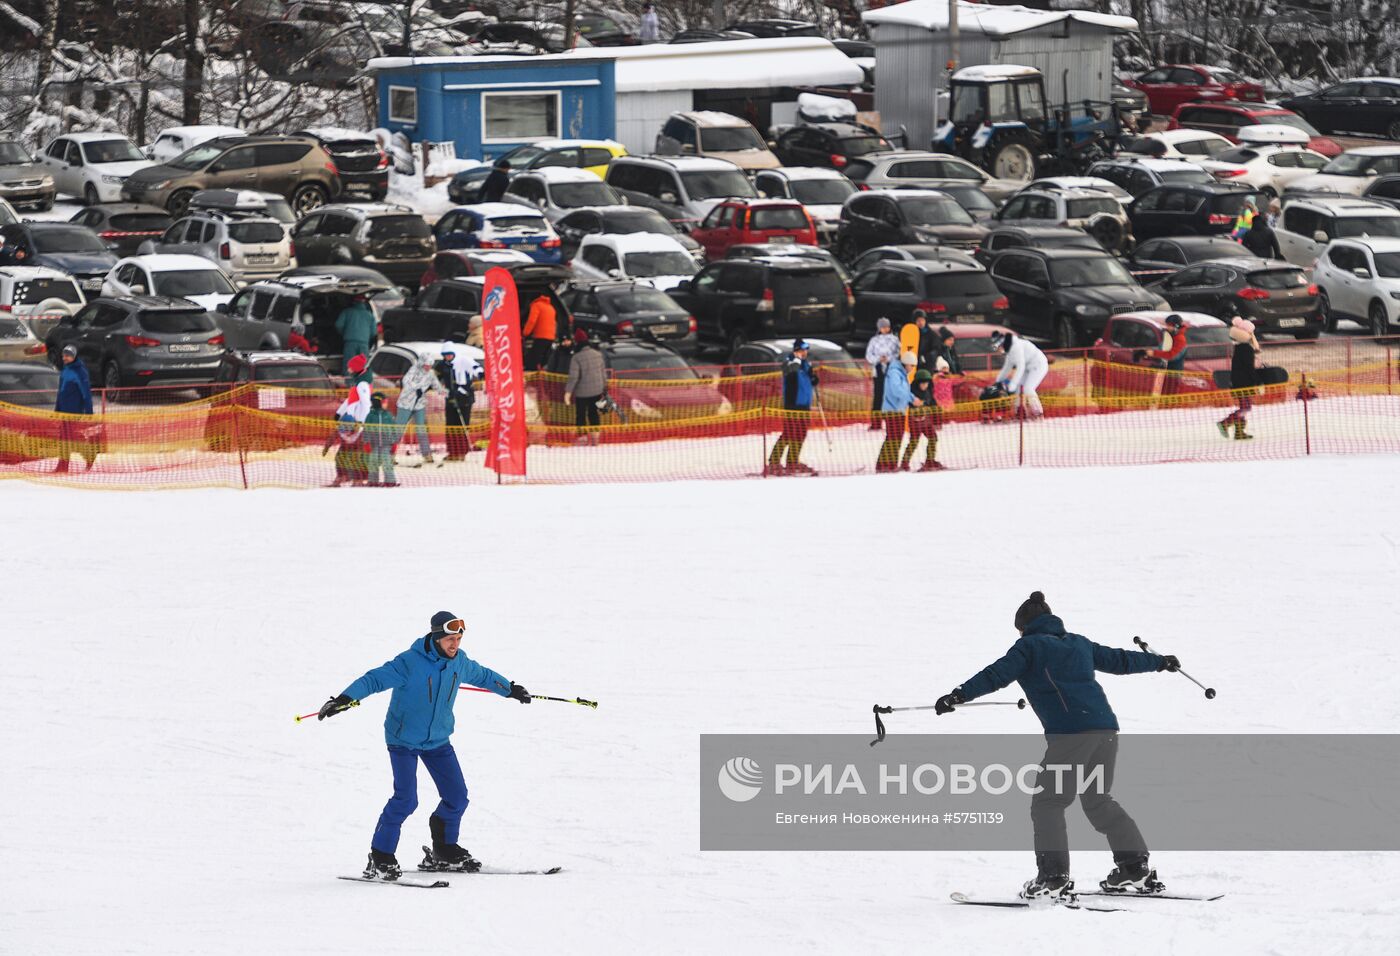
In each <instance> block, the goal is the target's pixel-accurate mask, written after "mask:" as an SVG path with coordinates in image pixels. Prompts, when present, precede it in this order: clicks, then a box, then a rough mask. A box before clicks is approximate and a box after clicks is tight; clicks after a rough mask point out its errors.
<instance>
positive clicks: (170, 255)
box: [112, 252, 223, 272]
mask: <svg viewBox="0 0 1400 956" xmlns="http://www.w3.org/2000/svg"><path fill="white" fill-rule="evenodd" d="M129 263H135V264H136V265H139V266H143V267H145V268H147V269H149V270H150V271H152V272H172V271H174V270H176V269H193V270H195V271H197V272H207V271H209V270H213V271H215V272H221V271H223V270H221V269H220V268H219V266H218V263H216V262H214V261H213V260H212V259H206V258H204V257H203V256H192V255H188V254H186V253H183V252H153V253H150V254H148V255H144V256H127V257H126V258H125V259H122V260H120V261H118V262H117V264H116V265H114V266H112V269H113V270H114V271H115V270H116V269H120V268H121V267H122V266H124V265H127V264H129Z"/></svg>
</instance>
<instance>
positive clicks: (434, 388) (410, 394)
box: [394, 355, 446, 468]
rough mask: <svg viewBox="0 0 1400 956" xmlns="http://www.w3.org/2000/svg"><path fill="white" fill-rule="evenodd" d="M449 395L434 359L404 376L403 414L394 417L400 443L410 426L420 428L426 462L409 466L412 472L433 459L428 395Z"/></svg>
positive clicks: (401, 385)
mask: <svg viewBox="0 0 1400 956" xmlns="http://www.w3.org/2000/svg"><path fill="white" fill-rule="evenodd" d="M445 391H446V389H444V388H443V385H442V382H440V381H439V380H438V377H437V376H436V375H434V374H433V359H432V356H431V355H424V356H422V357H421V358H419V360H418V361H417V362H416V363H415V364H414V365H413V367H412V368H410V369H409V370H408V371H407V372H404V373H403V380H402V381H400V382H399V410H398V414H397V415H395V416H394V424H395V425H396V426H397V427H398V430H399V439H398V440H399V441H403V440H404V436H406V435H407V434H408V428H409V425H410V423H411V424H412V425H414V426H416V430H417V435H418V451H419V453H420V454H421V455H422V461H418V462H414V463H413V464H411V465H409V466H408V467H410V468H416V467H418V466H420V465H422V464H423V463H424V462H430V461H432V459H433V448H432V444H431V443H430V442H429V440H428V395H429V394H431V393H433V392H437V393H438V394H439V395H441V394H444V393H445Z"/></svg>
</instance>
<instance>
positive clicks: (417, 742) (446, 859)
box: [317, 611, 530, 880]
mask: <svg viewBox="0 0 1400 956" xmlns="http://www.w3.org/2000/svg"><path fill="white" fill-rule="evenodd" d="M465 632H466V624H465V623H464V622H463V621H462V619H461V618H459V617H457V615H455V614H453V613H451V612H450V611H438V612H437V613H436V614H434V615H433V617H432V622H431V629H430V630H429V631H428V633H427V634H426V635H424V636H423V637H422V638H421V639H419V640H415V641H414V642H413V644H412V645H411V646H410V647H409V648H408V650H406V651H404V652H403V653H402V654H400V655H398V656H397V657H395V658H394V659H393V660H391V661H388V662H386V663H385V664H383V665H381V666H380V667H376V668H374V669H373V670H371V671H369V672H367V673H366V674H365V675H364V676H363V677H361V678H360V679H359V680H356V681H354V682H353V683H352V684H350V686H349V687H347V688H345V690H344V691H343V692H342V693H341V694H340V695H339V696H337V697H332V698H331V699H330V700H328V701H326V703H325V705H324V706H322V708H321V710H320V712H319V713H318V714H317V720H325V719H326V718H327V717H334V716H335V715H336V714H339V713H342V712H343V711H345V710H347V709H349V708H350V707H352V706H354V705H355V704H356V703H358V702H359V701H361V700H363V699H364V698H366V697H368V696H369V695H370V694H377V693H379V692H380V691H382V690H392V691H393V695H392V696H391V697H390V698H389V709H388V712H387V713H386V714H385V715H384V739H385V742H386V743H387V744H388V747H389V766H390V768H391V769H392V771H393V777H394V795H393V796H392V797H390V798H389V802H388V803H386V804H385V805H384V811H383V812H382V813H381V814H380V815H379V823H378V824H377V825H376V826H375V828H374V837H373V838H372V839H371V840H370V857H369V865H368V866H367V867H366V868H365V873H364V875H365V877H366V878H369V879H374V878H379V879H384V880H395V879H398V878H399V876H400V875H401V874H402V872H403V871H402V869H401V868H400V866H399V863H398V860H397V858H396V857H395V856H394V853H395V851H396V850H397V849H398V846H399V833H400V830H401V829H402V827H403V823H404V821H405V820H407V819H408V817H409V814H411V813H413V811H414V810H415V809H416V808H417V806H418V761H419V760H422V761H423V765H424V766H425V767H427V769H428V775H429V776H430V777H432V778H433V783H434V784H436V785H437V789H438V796H439V797H440V800H439V802H438V805H437V808H436V809H435V810H434V811H433V814H432V816H431V817H430V818H429V820H428V827H429V831H430V832H431V834H432V839H433V846H432V853H431V854H430V857H429V861H431V862H435V863H440V864H444V865H443V866H442V867H441V868H444V869H445V868H449V867H451V868H457V869H465V870H475V869H478V868H479V867H480V864H479V863H477V862H476V861H475V860H473V859H472V857H471V854H470V853H468V852H467V851H466V850H465V849H463V848H462V847H461V846H459V845H458V844H457V839H458V834H459V832H460V830H461V823H462V814H463V813H465V812H466V809H467V803H468V800H467V784H466V781H465V780H464V779H463V777H462V767H461V765H460V764H459V763H458V762H457V753H456V751H454V750H453V749H452V744H451V742H450V738H451V736H452V731H453V729H454V727H455V725H456V720H455V717H454V715H453V713H452V705H453V703H454V702H455V701H456V698H457V685H458V684H462V683H466V684H471V685H472V686H473V687H482V688H485V689H487V690H489V691H491V692H492V693H495V694H499V695H500V696H502V697H510V698H512V699H513V700H518V701H520V702H521V703H522V704H528V703H530V693H529V691H527V690H526V689H525V688H524V687H521V686H520V685H518V684H515V683H512V682H511V681H508V680H506V679H505V678H504V677H502V676H501V675H500V674H498V673H496V672H495V671H493V670H491V669H490V668H487V667H483V666H482V665H480V664H478V663H477V662H476V661H474V660H472V659H471V658H470V657H468V656H467V655H466V654H465V653H462V651H461V643H462V635H463V634H464V633H465ZM425 687H426V688H427V693H426V695H425V694H424V688H425ZM429 861H425V862H429ZM433 868H438V867H433Z"/></svg>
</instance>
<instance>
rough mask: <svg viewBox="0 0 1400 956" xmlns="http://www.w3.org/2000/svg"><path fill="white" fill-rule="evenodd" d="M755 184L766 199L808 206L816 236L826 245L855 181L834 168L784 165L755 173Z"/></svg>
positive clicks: (833, 238) (834, 229)
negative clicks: (796, 202)
mask: <svg viewBox="0 0 1400 956" xmlns="http://www.w3.org/2000/svg"><path fill="white" fill-rule="evenodd" d="M753 185H754V188H755V189H757V190H758V194H759V195H760V196H763V197H764V198H765V199H795V200H797V201H798V202H800V203H801V204H802V205H803V206H805V207H807V214H808V215H809V216H811V217H812V221H813V222H815V223H816V225H817V240H818V241H819V242H820V243H821V244H822V245H824V246H829V245H831V243H832V242H833V241H834V240H835V239H836V227H837V224H838V223H840V221H841V204H842V203H844V202H845V201H846V200H847V199H848V198H849V197H850V196H851V194H852V193H854V192H855V191H856V187H855V184H854V183H852V182H851V181H850V180H849V179H848V178H846V177H845V176H844V175H842V174H841V173H840V172H838V171H836V170H835V169H823V168H821V167H818V166H785V167H783V168H781V169H764V170H760V171H759V172H757V173H755V174H754V177H753Z"/></svg>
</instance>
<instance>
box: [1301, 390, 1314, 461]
mask: <svg viewBox="0 0 1400 956" xmlns="http://www.w3.org/2000/svg"><path fill="white" fill-rule="evenodd" d="M1302 398H1303V454H1305V455H1311V454H1312V422H1311V421H1310V419H1309V416H1308V401H1309V400H1310V399H1311V398H1312V389H1311V388H1309V387H1308V373H1307V372H1304V373H1303V389H1302Z"/></svg>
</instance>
